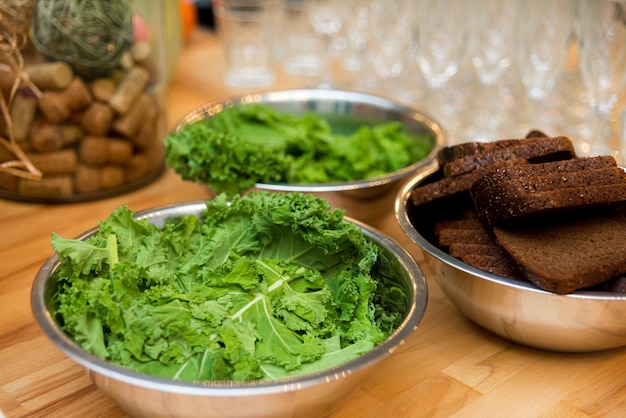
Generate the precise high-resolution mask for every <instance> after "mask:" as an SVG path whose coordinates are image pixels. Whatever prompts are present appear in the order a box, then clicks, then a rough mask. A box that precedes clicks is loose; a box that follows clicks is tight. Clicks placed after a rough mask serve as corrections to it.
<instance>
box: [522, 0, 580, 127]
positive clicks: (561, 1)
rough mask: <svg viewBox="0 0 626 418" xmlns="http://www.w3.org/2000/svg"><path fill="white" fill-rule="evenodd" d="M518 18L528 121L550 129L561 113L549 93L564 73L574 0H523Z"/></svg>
mask: <svg viewBox="0 0 626 418" xmlns="http://www.w3.org/2000/svg"><path fill="white" fill-rule="evenodd" d="M518 7H519V8H518V13H517V19H516V36H515V39H516V40H517V45H516V48H515V50H516V52H517V54H516V67H517V70H518V72H519V78H520V80H521V83H522V85H523V87H524V90H525V92H526V95H527V97H528V99H529V102H528V110H529V111H528V112H527V113H526V115H527V121H526V122H527V123H528V127H529V128H531V129H540V130H542V131H544V132H546V133H548V132H550V131H551V130H552V128H553V127H554V126H555V125H556V124H557V121H556V118H558V117H559V113H558V112H555V111H554V110H555V109H552V108H551V107H550V104H549V102H548V100H549V95H550V93H551V92H552V91H553V88H554V85H555V83H556V81H557V80H558V77H559V76H560V75H561V74H562V72H563V70H564V67H565V62H566V60H567V56H568V54H569V47H570V44H571V42H572V35H573V29H574V22H575V18H576V2H575V1H573V0H523V1H519V2H518Z"/></svg>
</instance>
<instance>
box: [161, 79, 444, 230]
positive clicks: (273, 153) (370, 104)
mask: <svg viewBox="0 0 626 418" xmlns="http://www.w3.org/2000/svg"><path fill="white" fill-rule="evenodd" d="M445 143H446V135H445V132H444V130H443V129H442V127H441V126H440V125H439V124H438V123H437V122H435V121H434V120H433V119H432V118H430V117H429V116H427V115H426V114H424V113H422V112H420V111H418V110H416V109H415V108H413V107H409V106H405V105H401V104H399V103H397V102H394V101H392V100H389V99H385V98H382V97H377V96H372V95H368V94H362V93H356V92H348V91H341V90H318V89H315V90H284V91H276V92H270V93H264V94H252V95H246V96H243V97H239V98H236V99H231V100H226V101H221V102H216V103H210V104H207V105H205V106H202V107H200V108H198V109H196V110H194V111H192V112H191V113H189V114H188V115H187V116H185V117H184V118H183V119H182V121H181V122H180V123H179V124H178V125H177V127H176V128H175V129H174V130H173V131H172V132H170V133H169V134H168V135H167V136H166V138H165V150H166V163H167V165H168V166H169V167H170V168H172V169H173V170H175V171H176V172H177V173H178V174H179V175H180V176H181V177H182V178H183V179H185V180H190V181H195V182H197V183H200V184H204V185H207V186H208V188H209V189H210V190H211V191H213V192H215V193H227V194H230V195H233V194H237V193H243V192H246V191H247V190H250V189H253V188H257V189H261V190H268V191H283V192H286V191H300V192H304V193H315V194H316V195H318V196H322V197H324V198H325V199H327V200H328V201H329V202H330V203H331V205H332V206H333V207H336V208H341V209H344V210H345V211H346V215H348V216H350V217H353V218H356V219H358V220H361V221H365V222H371V221H372V220H377V219H380V218H382V217H384V216H385V215H387V214H389V213H393V200H394V197H395V194H396V193H397V191H398V190H399V188H400V186H401V184H402V183H403V182H404V181H405V180H406V179H408V178H409V177H410V176H411V175H412V174H414V173H416V172H417V171H418V170H420V169H422V168H424V167H428V166H430V165H433V164H434V163H435V161H436V154H437V151H438V150H439V149H440V148H442V147H443V146H444V144H445Z"/></svg>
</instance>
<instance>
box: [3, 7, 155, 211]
mask: <svg viewBox="0 0 626 418" xmlns="http://www.w3.org/2000/svg"><path fill="white" fill-rule="evenodd" d="M164 1H167V0H159V1H153V0H45V1H41V0H40V1H36V0H19V1H18V0H16V1H13V2H11V1H9V2H2V3H0V15H2V16H3V19H2V20H3V21H2V22H0V89H1V90H2V97H1V98H0V100H4V105H5V106H6V109H7V111H6V112H4V111H3V112H2V113H1V114H0V125H1V126H0V137H2V141H1V142H0V197H5V198H13V199H18V200H26V201H37V202H74V201H81V200H92V199H97V198H103V197H109V196H112V195H116V194H120V193H125V192H128V191H131V190H135V189H137V188H139V187H142V186H144V185H146V184H148V183H149V182H151V181H153V180H155V179H156V178H157V177H158V176H159V175H160V174H161V173H162V172H163V169H164V166H165V164H164V155H163V152H164V151H163V146H162V138H163V136H164V135H165V131H166V128H167V126H166V124H167V122H166V117H165V110H166V101H165V94H166V85H167V68H166V67H167V60H166V57H165V54H166V48H165V47H164V42H165V39H164V38H163V33H164V32H165V30H164V16H163V14H164V13H163V10H164V8H163V2H164ZM4 3H9V5H8V6H5V5H3V4H4ZM2 8H6V9H7V10H1V9H2ZM5 16H7V18H6V19H5Z"/></svg>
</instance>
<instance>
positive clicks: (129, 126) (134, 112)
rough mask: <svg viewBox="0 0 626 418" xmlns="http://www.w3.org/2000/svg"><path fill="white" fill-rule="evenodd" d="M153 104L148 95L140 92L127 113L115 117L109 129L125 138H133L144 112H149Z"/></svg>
mask: <svg viewBox="0 0 626 418" xmlns="http://www.w3.org/2000/svg"><path fill="white" fill-rule="evenodd" d="M153 106H154V105H153V104H152V101H151V100H150V97H149V96H148V95H147V94H142V95H141V97H139V99H138V100H137V103H136V104H135V105H133V107H132V108H131V109H130V110H129V111H128V113H126V114H125V115H123V116H120V117H118V118H117V119H115V121H114V122H113V125H112V127H111V129H112V130H113V131H114V132H116V133H118V134H120V135H122V136H123V137H125V138H133V137H134V136H135V135H136V134H137V131H138V130H139V126H140V125H141V122H142V120H143V119H144V116H145V112H150V108H151V107H153Z"/></svg>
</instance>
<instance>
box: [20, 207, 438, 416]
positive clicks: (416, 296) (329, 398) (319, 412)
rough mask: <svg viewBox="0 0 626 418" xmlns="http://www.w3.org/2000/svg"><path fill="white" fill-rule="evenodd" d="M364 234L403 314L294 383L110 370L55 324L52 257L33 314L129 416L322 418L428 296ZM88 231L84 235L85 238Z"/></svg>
mask: <svg viewBox="0 0 626 418" xmlns="http://www.w3.org/2000/svg"><path fill="white" fill-rule="evenodd" d="M204 207H205V204H204V202H191V203H187V204H180V205H172V206H166V207H160V208H155V209H151V210H147V211H143V212H138V213H137V214H136V217H137V218H145V219H148V220H149V222H150V223H153V224H155V225H159V226H161V225H162V224H163V221H164V220H165V219H166V218H169V217H174V216H181V215H186V214H196V215H197V214H199V213H200V212H201V211H202V210H203V208H204ZM347 221H349V222H354V223H355V224H357V225H358V226H359V227H360V228H362V230H363V231H364V233H365V234H366V235H367V236H368V237H369V238H370V239H371V240H373V241H374V242H375V243H376V244H377V245H378V246H379V247H380V249H381V251H384V252H386V253H387V254H388V255H390V257H389V258H390V259H394V260H396V263H395V264H394V265H392V268H393V269H394V270H395V271H396V274H397V275H396V278H397V280H398V284H399V285H401V286H403V287H404V288H405V289H406V291H407V292H408V295H409V298H408V301H409V302H408V303H409V305H408V306H407V308H408V309H407V310H408V314H407V316H406V318H405V319H404V321H403V322H402V324H401V326H400V327H399V328H398V329H397V330H396V331H395V333H394V334H393V335H391V336H390V337H389V338H388V339H387V340H386V341H384V342H383V343H382V344H381V345H379V346H378V347H376V348H375V349H374V350H373V351H371V352H369V353H366V354H365V355H363V356H361V357H359V358H357V359H355V360H353V361H351V362H348V363H346V364H343V365H341V366H338V367H336V368H334V369H331V370H328V371H326V372H320V373H316V374H311V375H306V376H302V377H300V378H292V379H285V380H280V381H273V382H272V381H265V382H248V383H235V382H200V383H186V382H174V381H171V380H166V379H160V378H156V377H151V376H147V375H144V374H140V373H137V372H133V371H131V370H128V369H124V368H121V367H119V366H115V365H112V364H110V363H108V362H106V361H104V360H101V359H100V358H98V357H96V356H94V355H92V354H90V353H88V352H86V351H85V350H83V349H82V348H81V347H80V346H79V345H77V344H76V343H74V342H73V341H72V340H71V339H70V338H69V337H68V336H67V335H66V334H65V333H63V331H62V330H61V329H60V328H59V327H58V325H57V323H56V322H55V320H54V318H53V317H52V316H51V315H50V312H49V310H48V302H49V300H50V297H51V295H52V293H53V292H54V291H55V286H56V283H54V282H53V281H52V280H50V276H51V274H52V273H53V272H54V271H55V269H56V268H57V267H58V262H59V260H58V258H57V255H56V253H55V254H54V255H52V256H51V257H50V258H49V259H48V260H47V261H46V262H45V264H44V265H43V266H42V267H41V269H40V270H39V272H38V274H37V276H36V278H35V281H34V283H33V288H32V293H31V303H32V310H33V314H34V316H35V319H36V320H37V322H38V324H39V326H40V327H41V329H42V330H43V332H44V334H45V335H46V336H47V337H48V338H49V339H50V340H51V341H52V342H53V343H54V344H55V345H56V346H57V347H58V348H59V349H60V350H61V351H62V352H63V353H64V354H65V355H67V356H68V357H70V358H72V359H73V360H74V361H76V362H78V363H79V364H81V365H82V366H84V367H85V369H86V370H87V371H88V373H89V375H90V376H91V378H92V379H93V381H94V382H95V384H96V385H97V386H98V387H100V388H101V389H102V390H103V391H105V392H106V393H107V394H108V395H109V396H110V397H111V398H112V399H113V400H114V401H115V402H117V403H118V404H119V405H120V406H121V407H122V408H123V409H124V410H126V411H127V412H128V413H129V414H131V415H132V416H135V417H151V418H155V417H181V418H182V417H220V418H225V417H226V418H227V417H233V418H245V417H255V418H256V417H272V418H279V417H296V416H297V417H316V418H317V417H322V416H325V415H328V414H330V412H331V411H332V407H333V405H334V404H336V403H337V402H339V401H340V400H341V398H342V397H344V396H345V395H346V394H347V393H349V392H350V391H351V390H352V389H355V388H356V387H358V385H359V382H360V380H361V379H362V377H364V376H365V375H366V374H367V373H368V372H369V371H370V370H371V368H372V367H374V366H375V365H376V364H377V363H378V362H380V360H382V359H383V358H386V357H387V356H389V355H391V354H392V353H393V352H394V351H395V350H396V349H397V348H398V347H399V346H400V345H402V344H403V342H404V340H405V339H406V338H407V337H408V336H409V335H410V334H411V333H412V332H413V331H414V330H415V329H416V328H417V326H418V324H419V323H420V321H421V319H422V316H423V315H424V311H425V309H426V301H427V298H428V290H427V287H426V281H425V279H424V276H423V273H422V271H421V269H420V268H419V266H418V265H417V264H416V263H415V261H414V260H413V258H412V257H411V256H410V255H409V253H408V252H406V250H404V249H403V248H402V247H401V246H399V245H398V244H397V243H396V242H395V241H393V240H391V239H390V238H389V237H387V236H386V235H385V234H383V233H381V232H379V231H378V230H376V229H373V228H371V227H369V226H366V225H364V224H362V223H360V222H358V221H355V220H351V219H347ZM94 232H95V229H92V230H90V231H87V232H85V233H84V234H82V235H81V236H79V237H78V238H79V239H83V240H84V239H86V238H88V237H89V236H91V235H92V234H93V233H94Z"/></svg>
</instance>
